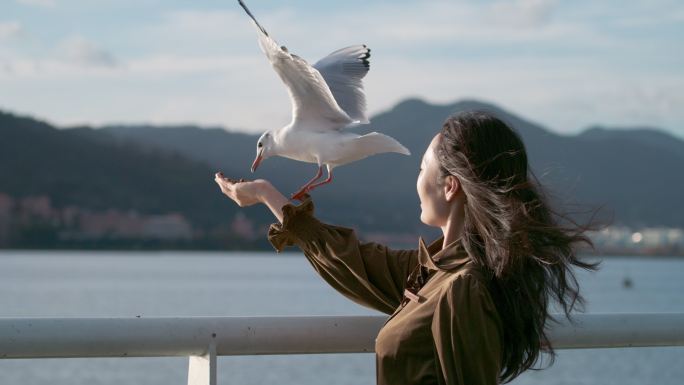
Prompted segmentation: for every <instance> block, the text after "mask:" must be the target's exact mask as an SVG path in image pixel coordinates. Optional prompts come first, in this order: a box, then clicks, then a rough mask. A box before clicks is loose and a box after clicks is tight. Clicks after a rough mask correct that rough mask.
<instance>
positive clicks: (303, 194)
mask: <svg viewBox="0 0 684 385" xmlns="http://www.w3.org/2000/svg"><path fill="white" fill-rule="evenodd" d="M310 197H311V196H310V195H309V194H307V191H306V190H299V191H297V192H296V193H294V194H292V196H291V197H290V200H294V199H296V200H298V201H300V202H304V201H305V200H307V199H308V198H310Z"/></svg>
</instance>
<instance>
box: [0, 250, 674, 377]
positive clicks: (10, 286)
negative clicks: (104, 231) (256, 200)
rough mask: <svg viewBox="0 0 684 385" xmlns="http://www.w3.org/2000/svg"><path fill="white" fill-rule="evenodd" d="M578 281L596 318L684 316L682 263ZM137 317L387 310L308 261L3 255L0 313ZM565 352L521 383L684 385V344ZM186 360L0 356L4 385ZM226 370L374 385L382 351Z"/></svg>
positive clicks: (255, 360) (233, 255)
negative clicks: (345, 292) (348, 292)
mask: <svg viewBox="0 0 684 385" xmlns="http://www.w3.org/2000/svg"><path fill="white" fill-rule="evenodd" d="M591 260H595V258H594V259H591ZM577 274H578V278H579V281H580V285H581V290H582V293H583V295H584V296H585V297H586V299H587V307H586V312H588V313H613V312H684V258H681V259H677V258H647V257H642V258H635V257H629V258H627V257H624V258H623V257H610V258H604V259H603V267H602V269H601V270H600V271H599V272H597V273H588V272H585V271H583V270H580V271H578V272H577ZM625 279H629V280H631V282H632V286H631V287H625V285H624V281H625ZM137 315H141V316H143V317H153V316H267V315H380V313H377V312H375V311H373V310H370V309H366V308H364V307H361V306H359V305H357V304H355V303H353V302H351V301H349V300H347V299H346V298H344V297H342V296H341V295H339V294H337V293H336V292H335V291H333V290H332V289H331V288H330V287H328V286H327V285H326V284H325V282H324V281H323V280H322V279H321V278H320V277H319V276H318V275H317V274H316V273H315V272H314V270H313V268H312V267H311V265H310V264H309V263H308V262H307V261H306V260H305V258H304V256H303V255H302V254H299V253H283V254H275V253H268V252H266V253H252V252H222V253H218V252H211V253H207V252H158V253H157V252H54V251H49V252H40V251H31V252H23V251H22V252H19V251H2V252H0V317H44V316H48V317H107V316H114V317H121V316H123V317H135V316H137ZM557 353H558V355H557V357H556V361H555V363H554V364H553V365H552V366H551V367H550V368H547V369H544V370H540V371H527V372H525V373H523V374H522V375H521V376H520V377H518V378H517V379H515V380H514V381H513V382H511V384H516V385H533V384H544V385H580V384H582V385H585V384H586V385H611V384H615V385H651V384H658V385H680V384H684V347H667V348H662V347H658V348H620V349H579V350H558V351H557ZM187 362H188V360H187V358H181V357H179V358H176V357H172V358H92V359H80V358H79V359H21V360H0V385H10V384H17V385H19V384H21V385H33V384H45V385H67V384H68V385H75V384H88V385H98V384H102V385H104V384H107V385H115V384H116V385H119V384H145V385H162V384H163V385H172V384H178V385H181V384H186V383H187ZM218 362H219V364H218V382H219V383H220V384H244V385H248V384H255V385H256V384H259V385H263V384H297V385H314V384H316V385H319V384H326V385H337V384H339V385H352V384H353V385H363V384H368V385H372V384H375V361H374V356H373V354H325V355H290V356H252V357H250V356H246V357H220V358H219V359H218ZM547 363H548V360H544V361H543V362H542V363H541V366H542V367H546V366H547ZM538 367H539V365H538Z"/></svg>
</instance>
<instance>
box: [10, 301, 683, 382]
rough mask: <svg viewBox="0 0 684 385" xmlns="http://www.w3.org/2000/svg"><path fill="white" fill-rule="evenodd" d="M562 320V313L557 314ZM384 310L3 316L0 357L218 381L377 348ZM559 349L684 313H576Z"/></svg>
mask: <svg viewBox="0 0 684 385" xmlns="http://www.w3.org/2000/svg"><path fill="white" fill-rule="evenodd" d="M555 316H556V317H557V318H558V319H563V320H564V318H563V317H561V316H560V315H555ZM385 320H386V317H383V316H305V317H186V318H178V317H155V318H146V317H140V318H138V317H135V318H0V358H73V357H165V356H187V357H190V364H189V370H188V384H215V383H216V356H230V355H261V354H318V353H364V352H373V351H374V345H375V337H376V335H377V333H378V331H379V330H380V328H381V327H382V325H383V323H384V322H385ZM574 320H575V324H574V325H572V324H569V323H568V322H567V321H566V320H564V321H562V322H561V323H560V324H558V325H550V327H549V336H550V339H551V343H552V344H553V346H554V348H557V349H578V348H611V347H645V346H684V313H638V314H635V313H615V314H577V315H575V316H574Z"/></svg>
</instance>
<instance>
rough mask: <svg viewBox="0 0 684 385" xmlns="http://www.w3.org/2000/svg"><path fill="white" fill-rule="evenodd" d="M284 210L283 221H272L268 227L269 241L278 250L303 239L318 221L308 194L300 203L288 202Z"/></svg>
mask: <svg viewBox="0 0 684 385" xmlns="http://www.w3.org/2000/svg"><path fill="white" fill-rule="evenodd" d="M282 210H283V223H282V224H281V223H272V224H271V226H270V227H269V228H268V241H269V242H270V243H271V245H272V246H273V248H275V249H276V251H278V252H281V251H283V249H284V248H285V247H286V246H294V245H296V244H297V243H298V242H299V241H301V240H303V239H304V238H305V237H306V235H307V234H310V233H311V232H312V230H313V228H314V227H315V226H316V224H317V223H318V220H317V219H316V218H315V217H314V216H313V214H314V204H313V201H312V200H311V196H310V195H308V194H306V195H305V199H304V201H303V202H302V203H300V204H299V205H296V206H295V205H294V204H292V203H286V204H285V205H284V206H283V208H282Z"/></svg>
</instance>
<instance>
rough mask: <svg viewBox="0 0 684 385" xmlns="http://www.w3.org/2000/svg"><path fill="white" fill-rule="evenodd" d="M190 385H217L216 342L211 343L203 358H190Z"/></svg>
mask: <svg viewBox="0 0 684 385" xmlns="http://www.w3.org/2000/svg"><path fill="white" fill-rule="evenodd" d="M188 385H216V342H215V341H211V342H210V343H209V347H208V348H207V352H206V353H205V354H204V355H202V356H190V360H189V362H188Z"/></svg>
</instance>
